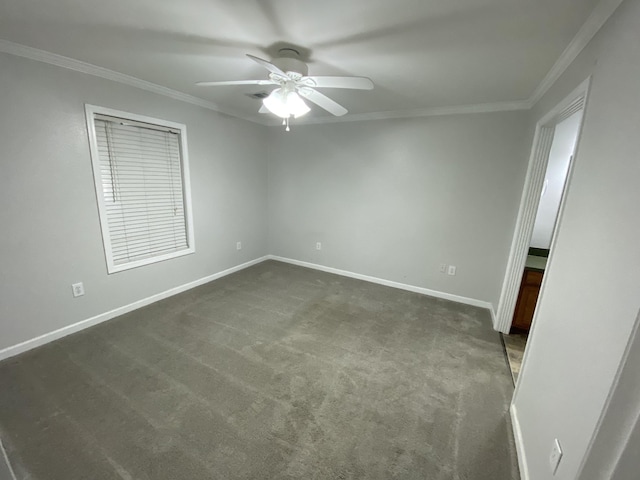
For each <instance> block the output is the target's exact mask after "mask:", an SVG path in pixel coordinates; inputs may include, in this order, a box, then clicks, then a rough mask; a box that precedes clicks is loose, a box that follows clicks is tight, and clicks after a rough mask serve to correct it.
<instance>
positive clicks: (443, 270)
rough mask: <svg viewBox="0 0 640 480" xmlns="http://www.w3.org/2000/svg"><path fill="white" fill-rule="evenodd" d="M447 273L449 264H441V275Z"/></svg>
mask: <svg viewBox="0 0 640 480" xmlns="http://www.w3.org/2000/svg"><path fill="white" fill-rule="evenodd" d="M446 271H447V264H446V263H441V264H440V273H445V272H446Z"/></svg>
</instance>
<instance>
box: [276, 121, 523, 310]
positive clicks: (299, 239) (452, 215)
mask: <svg viewBox="0 0 640 480" xmlns="http://www.w3.org/2000/svg"><path fill="white" fill-rule="evenodd" d="M526 126H527V113H526V112H507V113H490V114H474V115H454V116H443V117H431V118H416V119H404V120H389V121H371V122H358V123H338V124H325V125H310V126H296V125H294V126H293V127H292V129H293V130H292V132H291V133H286V132H284V131H283V130H282V129H273V130H272V132H271V138H270V143H271V149H270V156H269V158H270V161H269V206H270V214H269V220H270V221H269V226H270V233H269V241H270V244H269V245H270V251H271V253H273V254H276V255H279V256H283V257H288V258H292V259H296V260H301V261H306V262H312V263H316V264H321V265H325V266H329V267H333V268H338V269H342V270H347V271H351V272H356V273H360V274H365V275H370V276H373V277H378V278H383V279H385V280H391V281H396V282H400V283H404V284H409V285H413V286H418V287H423V288H428V289H431V290H436V291H440V292H445V293H449V294H454V295H460V296H463V297H469V298H473V299H476V300H482V301H486V302H492V303H494V304H496V303H497V300H498V296H499V293H500V287H501V284H502V278H503V275H504V271H505V266H506V261H507V257H508V253H509V246H510V241H511V238H510V237H511V232H512V231H513V226H514V224H515V218H516V215H517V208H518V201H519V198H520V192H521V190H522V185H523V182H524V174H525V168H526V157H527V152H526V146H525V145H526V141H527V140H528V136H527V133H528V132H527V131H526ZM318 241H319V242H322V250H321V251H316V250H315V244H316V242H318ZM440 263H446V264H452V265H456V266H457V275H456V276H448V275H446V274H442V273H440V272H439V271H438V267H439V264H440Z"/></svg>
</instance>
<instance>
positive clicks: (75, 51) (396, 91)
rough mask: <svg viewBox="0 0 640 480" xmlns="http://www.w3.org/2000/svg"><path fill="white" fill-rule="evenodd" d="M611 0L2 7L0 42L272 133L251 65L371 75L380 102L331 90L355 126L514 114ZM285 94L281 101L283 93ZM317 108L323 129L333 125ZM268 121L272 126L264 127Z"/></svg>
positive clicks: (66, 2) (87, 2)
mask: <svg viewBox="0 0 640 480" xmlns="http://www.w3.org/2000/svg"><path fill="white" fill-rule="evenodd" d="M597 2H598V0H349V1H345V0H323V1H317V0H314V1H310V0H270V1H260V0H253V1H249V0H247V1H244V0H243V1H228V0H179V1H176V0H137V1H135V2H133V1H131V0H109V1H105V0H56V1H48V2H46V1H42V0H2V2H1V3H0V39H4V40H8V41H11V42H15V43H19V44H22V45H26V46H29V47H34V48H37V49H42V50H45V51H48V52H52V53H56V54H59V55H64V56H66V57H71V58H73V59H76V60H81V61H83V62H87V63H91V64H93V65H97V66H100V67H105V68H108V69H111V70H114V71H116V72H120V73H124V74H127V75H131V76H133V77H137V78H140V79H143V80H147V81H149V82H153V83H155V84H158V85H162V86H164V87H169V88H171V89H174V90H177V91H179V92H184V93H187V94H190V95H193V96H196V97H199V98H201V99H204V100H209V101H211V102H213V103H214V104H216V105H218V106H219V107H220V109H221V110H223V111H226V112H231V113H233V114H235V115H237V116H241V117H245V118H246V117H252V118H253V119H254V120H256V121H261V122H264V117H263V115H259V114H258V113H257V110H258V108H259V106H260V102H259V100H256V99H252V98H249V97H248V96H247V95H245V94H246V93H256V92H259V91H265V90H266V91H268V90H269V89H270V88H269V87H259V86H240V87H236V86H234V87H209V88H205V87H196V86H195V85H194V84H195V82H197V81H201V80H207V81H219V80H244V79H254V78H266V74H267V72H266V70H264V69H263V68H261V67H260V66H259V65H257V64H256V63H254V62H252V61H251V60H250V59H248V58H247V57H246V56H245V55H244V54H245V53H251V54H253V55H256V56H260V57H263V58H267V59H269V58H271V57H272V56H274V55H275V53H276V51H277V48H278V46H280V45H282V44H285V43H286V44H293V45H295V46H298V47H300V48H301V49H302V52H303V56H304V57H306V58H305V60H307V61H308V63H309V71H310V74H311V75H314V74H315V75H362V76H367V77H370V78H371V79H372V80H373V82H374V83H375V85H376V88H375V89H374V90H373V91H344V90H342V91H339V90H324V92H325V93H327V94H328V95H329V96H331V97H332V98H333V99H335V100H336V101H338V102H340V103H342V104H343V105H344V106H345V107H346V108H348V109H349V111H350V114H356V115H360V116H362V115H368V114H375V113H376V112H399V113H402V112H405V113H407V114H410V113H411V112H412V111H416V110H424V109H434V108H435V109H437V108H442V107H456V106H461V105H477V104H493V103H496V102H514V101H522V100H527V99H528V98H530V96H531V95H532V93H533V92H534V91H535V89H536V87H537V86H538V85H539V84H540V82H541V81H542V80H543V79H544V78H545V76H546V75H547V73H548V72H549V71H550V69H551V68H552V67H553V65H554V63H555V62H556V61H557V60H558V58H559V57H560V55H561V54H562V52H563V50H564V49H565V48H566V47H567V46H568V45H569V43H570V42H571V40H572V39H573V38H574V36H575V35H576V33H577V32H578V30H579V29H580V27H581V26H582V25H583V24H584V23H585V21H586V20H587V18H588V17H589V15H590V14H591V12H592V11H593V10H594V8H595V6H596V4H597ZM271 88H273V87H271ZM324 115H326V114H325V112H324V111H322V110H321V109H319V108H318V107H315V106H313V111H312V112H311V113H310V114H309V116H310V117H315V119H316V120H322V118H323V116H324ZM261 118H262V119H261Z"/></svg>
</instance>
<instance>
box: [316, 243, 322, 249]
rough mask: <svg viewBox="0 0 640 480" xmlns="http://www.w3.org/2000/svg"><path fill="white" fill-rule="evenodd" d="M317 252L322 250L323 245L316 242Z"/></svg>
mask: <svg viewBox="0 0 640 480" xmlns="http://www.w3.org/2000/svg"><path fill="white" fill-rule="evenodd" d="M316 250H322V243H320V242H316Z"/></svg>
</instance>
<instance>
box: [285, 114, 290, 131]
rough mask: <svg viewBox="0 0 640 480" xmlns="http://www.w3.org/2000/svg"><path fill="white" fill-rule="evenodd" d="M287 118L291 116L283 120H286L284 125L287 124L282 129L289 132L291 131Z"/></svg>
mask: <svg viewBox="0 0 640 480" xmlns="http://www.w3.org/2000/svg"><path fill="white" fill-rule="evenodd" d="M289 118H291V117H287V118H286V119H285V122H286V125H287V126H286V127H285V129H284V131H285V132H290V131H291V128H289Z"/></svg>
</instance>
